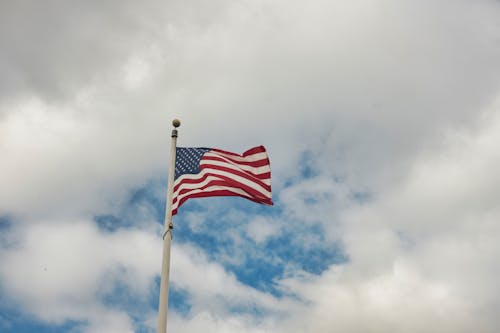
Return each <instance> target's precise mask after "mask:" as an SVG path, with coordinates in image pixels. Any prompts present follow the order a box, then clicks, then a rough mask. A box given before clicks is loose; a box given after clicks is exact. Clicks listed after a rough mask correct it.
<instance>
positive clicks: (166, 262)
mask: <svg viewBox="0 0 500 333" xmlns="http://www.w3.org/2000/svg"><path fill="white" fill-rule="evenodd" d="M172 125H173V126H174V129H173V130H172V141H171V144H170V168H169V170H168V190H167V202H166V210H165V224H164V232H163V259H162V264H161V282H160V301H159V304H158V333H167V311H168V282H169V275H170V245H171V243H172V232H173V229H174V225H173V224H172V196H173V193H174V175H175V155H176V148H177V127H179V126H180V125H181V122H180V121H179V120H178V119H174V120H173V121H172Z"/></svg>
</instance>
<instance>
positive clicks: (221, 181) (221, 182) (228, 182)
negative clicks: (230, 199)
mask: <svg viewBox="0 0 500 333" xmlns="http://www.w3.org/2000/svg"><path fill="white" fill-rule="evenodd" d="M214 176H216V177H217V178H218V179H216V180H212V181H209V182H208V183H207V184H206V185H204V186H200V187H197V188H186V189H183V188H182V185H183V184H184V183H182V182H181V183H180V184H179V187H180V189H179V192H178V193H177V196H180V195H182V194H185V193H189V192H191V191H196V190H204V189H206V188H208V187H211V186H224V187H233V188H238V189H241V190H243V191H245V192H247V193H248V194H249V195H252V196H254V197H257V198H269V196H267V195H266V194H264V193H262V192H259V191H257V190H255V189H253V188H251V187H249V186H248V185H245V184H242V183H240V182H237V181H235V180H232V179H231V178H229V177H221V176H219V175H214ZM177 196H176V197H175V198H174V200H173V202H176V201H177Z"/></svg>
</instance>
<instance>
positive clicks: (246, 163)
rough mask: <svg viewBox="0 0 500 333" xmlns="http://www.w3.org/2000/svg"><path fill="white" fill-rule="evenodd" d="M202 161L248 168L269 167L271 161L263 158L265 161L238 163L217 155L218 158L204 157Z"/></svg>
mask: <svg viewBox="0 0 500 333" xmlns="http://www.w3.org/2000/svg"><path fill="white" fill-rule="evenodd" d="M202 160H210V161H220V162H225V163H228V161H230V163H234V164H237V165H238V164H239V165H247V166H251V167H262V166H266V165H269V159H267V158H263V159H261V160H257V161H236V160H232V159H230V158H227V157H225V156H220V155H217V156H207V155H204V156H203V158H202Z"/></svg>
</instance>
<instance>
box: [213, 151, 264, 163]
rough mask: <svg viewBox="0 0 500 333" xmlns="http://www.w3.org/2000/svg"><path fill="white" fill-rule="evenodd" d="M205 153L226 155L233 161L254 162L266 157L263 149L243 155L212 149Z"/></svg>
mask: <svg viewBox="0 0 500 333" xmlns="http://www.w3.org/2000/svg"><path fill="white" fill-rule="evenodd" d="M206 154H215V155H219V156H224V157H227V158H229V159H232V160H234V161H239V162H256V161H260V160H263V159H266V158H268V157H267V153H266V152H265V151H264V152H258V153H255V154H252V155H248V156H245V157H243V156H235V155H231V154H225V153H221V152H218V151H214V150H212V151H210V152H207V153H206Z"/></svg>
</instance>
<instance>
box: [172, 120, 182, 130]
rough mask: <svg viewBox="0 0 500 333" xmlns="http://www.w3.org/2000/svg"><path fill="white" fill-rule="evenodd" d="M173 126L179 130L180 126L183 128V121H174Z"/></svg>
mask: <svg viewBox="0 0 500 333" xmlns="http://www.w3.org/2000/svg"><path fill="white" fill-rule="evenodd" d="M172 125H173V126H174V127H175V128H177V127H179V126H181V121H180V120H179V119H174V120H172Z"/></svg>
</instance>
